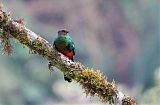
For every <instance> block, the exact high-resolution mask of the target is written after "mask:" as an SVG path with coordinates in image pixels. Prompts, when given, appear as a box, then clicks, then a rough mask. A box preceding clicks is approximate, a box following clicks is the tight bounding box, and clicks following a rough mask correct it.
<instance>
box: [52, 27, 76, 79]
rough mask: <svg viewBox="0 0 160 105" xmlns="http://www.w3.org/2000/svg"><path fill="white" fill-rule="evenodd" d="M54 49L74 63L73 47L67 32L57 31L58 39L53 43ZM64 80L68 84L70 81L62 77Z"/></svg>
mask: <svg viewBox="0 0 160 105" xmlns="http://www.w3.org/2000/svg"><path fill="white" fill-rule="evenodd" d="M54 47H55V49H56V50H57V51H59V52H61V53H62V54H64V55H65V56H66V57H68V58H69V59H70V60H72V61H74V59H73V58H74V55H75V45H74V42H73V40H72V38H71V37H70V36H69V32H68V31H67V30H60V31H58V37H57V38H56V39H55V41H54ZM64 79H65V80H66V81H68V82H71V81H72V80H71V78H68V77H67V76H66V75H64Z"/></svg>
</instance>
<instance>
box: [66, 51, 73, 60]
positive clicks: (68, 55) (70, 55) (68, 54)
mask: <svg viewBox="0 0 160 105" xmlns="http://www.w3.org/2000/svg"><path fill="white" fill-rule="evenodd" d="M65 55H66V56H67V57H68V58H69V59H73V53H71V52H69V53H66V54H65Z"/></svg>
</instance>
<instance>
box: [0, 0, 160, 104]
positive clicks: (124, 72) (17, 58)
mask: <svg viewBox="0 0 160 105" xmlns="http://www.w3.org/2000/svg"><path fill="white" fill-rule="evenodd" d="M1 1H2V2H3V5H4V7H3V8H4V9H5V10H6V11H7V12H10V14H11V16H12V17H13V18H14V19H17V18H24V22H25V25H26V26H27V27H28V28H29V29H31V30H32V31H34V32H36V33H37V34H39V35H41V36H42V37H43V38H45V39H47V40H48V41H49V42H50V43H53V40H54V38H55V37H56V36H57V31H58V30H60V29H67V30H69V31H70V35H71V37H72V38H73V39H74V41H75V44H76V57H75V61H80V62H82V63H83V64H84V65H86V66H87V67H89V68H94V69H100V70H101V71H102V72H103V73H104V74H105V75H106V76H107V77H108V78H109V80H110V81H112V80H113V79H114V80H115V81H116V83H117V84H118V88H119V89H120V90H121V91H122V92H124V93H125V94H127V95H129V96H132V97H134V98H135V99H136V100H137V101H138V103H139V104H146V105H158V103H160V1H159V0H1ZM13 47H14V51H13V54H12V55H11V56H8V55H2V54H1V55H0V105H63V104H64V105H65V104H72V105H78V104H80V105H82V104H89V103H100V102H99V101H98V99H97V97H94V98H90V97H87V98H86V96H85V94H83V90H82V89H81V87H80V86H79V85H78V84H76V83H71V84H69V83H67V82H65V81H64V80H63V75H62V73H61V72H59V71H58V70H57V69H55V71H54V72H53V73H52V75H51V76H50V73H49V70H48V67H47V64H48V62H47V60H46V59H44V58H42V57H40V56H38V55H33V54H29V49H28V48H27V47H25V48H23V47H24V46H22V45H20V44H19V43H17V42H16V41H15V40H13ZM1 50H2V47H1Z"/></svg>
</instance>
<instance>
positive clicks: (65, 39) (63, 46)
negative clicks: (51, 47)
mask: <svg viewBox="0 0 160 105" xmlns="http://www.w3.org/2000/svg"><path fill="white" fill-rule="evenodd" d="M54 44H55V46H56V49H57V50H58V51H60V52H62V53H69V52H72V53H73V55H75V50H74V49H75V48H74V42H73V40H72V38H71V37H70V36H69V35H59V36H58V37H57V38H56V40H55V41H54Z"/></svg>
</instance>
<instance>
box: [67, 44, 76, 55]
mask: <svg viewBox="0 0 160 105" xmlns="http://www.w3.org/2000/svg"><path fill="white" fill-rule="evenodd" d="M67 49H68V50H69V51H70V52H72V53H73V55H75V45H74V43H73V42H70V43H68V45H67Z"/></svg>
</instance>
